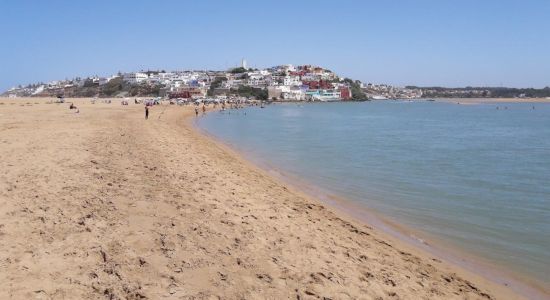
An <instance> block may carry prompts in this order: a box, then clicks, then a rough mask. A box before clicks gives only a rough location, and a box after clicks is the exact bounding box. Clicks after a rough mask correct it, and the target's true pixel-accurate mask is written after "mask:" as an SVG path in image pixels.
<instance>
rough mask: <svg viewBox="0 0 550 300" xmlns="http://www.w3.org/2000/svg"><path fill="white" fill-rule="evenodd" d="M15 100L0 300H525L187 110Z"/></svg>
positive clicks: (4, 124)
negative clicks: (265, 162)
mask: <svg viewBox="0 0 550 300" xmlns="http://www.w3.org/2000/svg"><path fill="white" fill-rule="evenodd" d="M47 100H49V99H47ZM14 101H16V102H14ZM18 101H19V99H18V100H14V99H6V100H5V99H0V102H3V103H5V104H4V105H1V106H0V116H1V117H2V119H0V120H1V123H0V130H2V132H3V133H4V134H3V136H2V141H0V142H1V143H2V144H1V145H2V147H0V151H1V153H2V157H5V158H6V159H4V160H3V161H2V162H1V163H2V167H3V169H4V170H6V172H5V174H3V175H2V176H3V177H2V179H3V180H2V181H0V195H1V196H2V197H1V198H2V199H5V200H3V202H2V203H1V204H2V208H1V210H0V213H1V214H2V215H3V216H4V219H3V223H2V226H1V227H0V230H1V233H2V234H1V235H0V242H1V243H0V250H1V252H0V253H2V254H1V257H0V258H1V259H2V260H1V261H2V262H3V263H2V265H1V266H2V268H1V269H0V280H2V282H5V283H6V284H7V286H8V288H7V289H5V290H4V291H2V292H0V296H1V297H23V298H28V297H31V296H35V295H37V294H46V295H48V296H50V297H52V295H54V296H57V297H61V296H63V297H66V298H75V297H76V298H97V297H98V296H99V295H107V296H109V295H113V296H114V297H126V298H129V297H130V296H132V297H138V296H139V295H141V296H146V297H148V298H157V297H173V298H176V297H184V296H190V295H192V296H194V297H196V298H204V299H208V298H211V297H222V296H225V297H228V298H237V297H241V298H242V297H245V298H258V297H260V298H270V297H271V298H272V297H275V298H290V297H297V296H298V297H300V298H305V299H307V298H316V297H319V296H321V297H324V296H326V297H329V298H333V299H340V298H357V297H360V296H363V297H366V298H376V297H390V298H394V297H414V298H434V297H437V298H479V299H487V298H489V299H520V298H523V297H522V296H520V295H518V294H516V293H515V292H513V291H512V290H511V289H510V287H506V286H503V285H500V284H497V283H494V282H492V281H490V280H487V279H486V278H483V277H482V276H479V275H477V274H473V273H471V272H469V271H467V270H462V269H461V268H458V267H456V266H454V265H452V264H449V263H447V262H444V261H443V262H442V261H439V260H438V259H436V258H434V257H433V256H432V255H429V254H427V253H423V252H422V251H419V250H418V249H416V250H415V249H414V248H413V247H411V246H410V245H406V244H405V243H403V242H401V241H399V240H397V239H394V238H392V237H391V236H388V235H387V234H385V233H383V232H381V231H380V230H378V229H376V228H372V227H370V226H368V225H366V224H362V223H361V222H358V221H356V220H355V219H354V218H352V217H350V216H349V215H346V214H340V213H338V212H336V211H334V210H333V209H332V208H331V207H329V206H328V205H326V204H323V203H322V202H321V201H320V200H318V199H315V198H314V197H311V196H309V195H307V194H306V193H304V192H303V191H300V190H299V189H295V188H294V187H292V186H290V185H288V184H285V183H284V182H281V181H280V180H278V179H277V178H273V176H272V174H271V175H270V174H267V173H266V172H264V171H263V170H261V168H259V167H258V166H256V165H254V164H253V163H251V162H249V161H248V160H246V159H245V158H243V157H241V156H240V155H239V154H238V153H237V152H235V151H233V150H231V149H230V148H228V147H227V146H224V145H222V144H221V143H220V142H218V141H216V140H213V139H212V138H211V137H208V136H206V135H204V134H203V133H201V132H199V131H198V130H197V129H196V128H194V125H193V124H192V123H193V122H192V120H193V119H194V117H193V116H192V115H193V110H192V108H190V107H177V106H175V105H174V106H168V105H162V106H160V107H154V108H153V109H152V110H151V115H150V117H149V120H147V121H144V120H143V106H142V105H134V104H130V105H129V106H121V105H120V104H118V103H116V102H114V103H112V104H103V103H96V104H90V103H89V102H90V101H89V99H76V100H73V99H67V102H72V101H74V102H75V104H76V105H77V106H78V108H79V110H80V112H79V113H78V114H77V113H74V112H72V111H69V109H68V104H45V103H44V102H45V101H46V100H40V99H32V98H31V99H30V100H24V101H25V102H19V103H18ZM8 102H9V103H8ZM27 102H28V103H29V104H27ZM11 103H14V104H11ZM524 297H525V296H524ZM54 298H55V297H54ZM130 298H131V297H130Z"/></svg>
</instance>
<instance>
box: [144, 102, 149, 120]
mask: <svg viewBox="0 0 550 300" xmlns="http://www.w3.org/2000/svg"><path fill="white" fill-rule="evenodd" d="M147 119H149V106H148V105H145V120H147Z"/></svg>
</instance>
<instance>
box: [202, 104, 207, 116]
mask: <svg viewBox="0 0 550 300" xmlns="http://www.w3.org/2000/svg"><path fill="white" fill-rule="evenodd" d="M202 114H203V115H205V114H206V104H203V105H202Z"/></svg>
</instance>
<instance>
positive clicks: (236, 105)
mask: <svg viewBox="0 0 550 300" xmlns="http://www.w3.org/2000/svg"><path fill="white" fill-rule="evenodd" d="M134 101H135V103H138V101H137V100H134ZM154 104H155V103H152V102H149V101H146V102H145V120H148V119H149V109H150V107H151V106H153V105H154ZM208 105H209V104H208V103H202V105H201V104H200V103H195V116H196V117H198V116H199V113H200V111H201V110H202V114H203V115H205V114H206V107H207V106H208ZM218 105H220V106H221V111H225V110H226V102H225V101H223V102H221V103H218V102H215V103H213V106H214V108H217V107H218ZM252 105H258V104H257V103H254V104H252ZM229 106H230V107H229V108H230V109H240V108H244V107H245V105H243V104H242V103H229ZM262 108H263V105H262ZM245 114H246V113H245Z"/></svg>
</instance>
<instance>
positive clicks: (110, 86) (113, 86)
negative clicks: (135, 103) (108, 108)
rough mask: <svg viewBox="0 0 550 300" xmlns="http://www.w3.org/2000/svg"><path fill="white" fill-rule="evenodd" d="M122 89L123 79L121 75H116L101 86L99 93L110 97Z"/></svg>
mask: <svg viewBox="0 0 550 300" xmlns="http://www.w3.org/2000/svg"><path fill="white" fill-rule="evenodd" d="M123 89H124V80H122V77H116V78H113V79H111V80H110V81H109V82H107V83H106V84H105V85H104V86H102V88H101V95H102V96H108V97H112V96H115V95H116V94H118V93H120V92H121V91H122V90H123Z"/></svg>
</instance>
